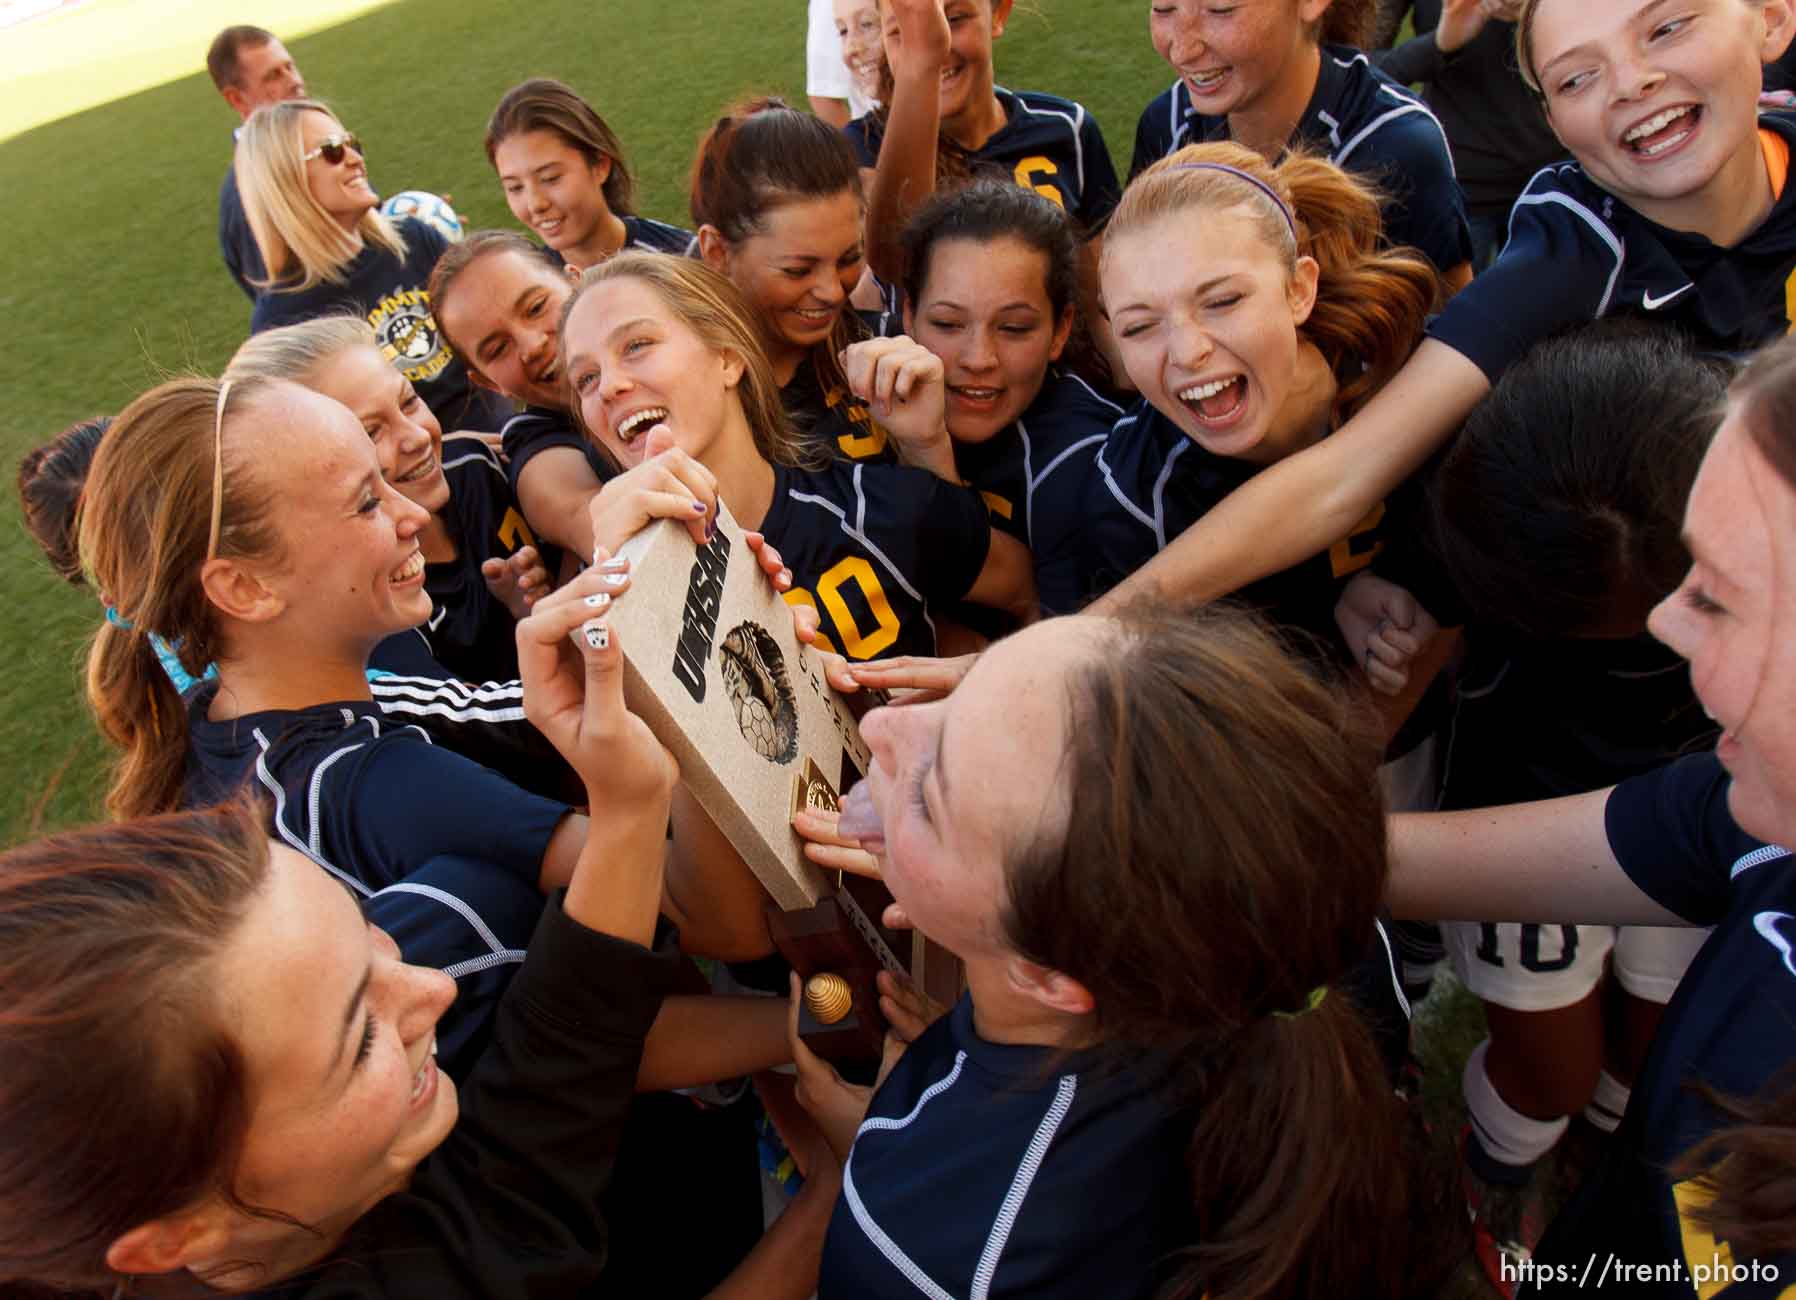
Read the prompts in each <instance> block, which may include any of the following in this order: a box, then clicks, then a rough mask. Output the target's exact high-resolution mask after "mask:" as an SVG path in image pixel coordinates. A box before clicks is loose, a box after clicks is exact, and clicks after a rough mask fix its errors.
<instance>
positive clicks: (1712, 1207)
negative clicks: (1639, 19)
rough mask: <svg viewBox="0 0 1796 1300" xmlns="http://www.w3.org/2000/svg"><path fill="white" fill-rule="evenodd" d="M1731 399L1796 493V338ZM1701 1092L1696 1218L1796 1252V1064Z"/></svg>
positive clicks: (1758, 1245) (1762, 1251)
mask: <svg viewBox="0 0 1796 1300" xmlns="http://www.w3.org/2000/svg"><path fill="white" fill-rule="evenodd" d="M1732 397H1733V400H1734V401H1735V402H1736V403H1737V404H1738V408H1739V410H1740V412H1741V414H1742V416H1743V417H1744V420H1745V425H1746V430H1747V433H1748V435H1749V436H1750V437H1751V438H1752V440H1753V443H1754V444H1755V445H1756V446H1757V447H1758V449H1759V450H1760V451H1761V452H1762V453H1763V454H1764V456H1765V459H1767V460H1769V461H1770V462H1771V466H1772V468H1773V469H1774V470H1775V471H1776V472H1777V476H1778V478H1780V479H1782V480H1783V486H1784V490H1785V491H1796V338H1791V337H1785V338H1782V339H1779V340H1778V341H1777V342H1776V343H1773V344H1771V345H1770V346H1769V347H1766V348H1765V349H1763V350H1762V351H1760V352H1759V353H1758V354H1757V355H1756V356H1754V357H1753V359H1752V360H1751V361H1750V362H1748V363H1747V366H1746V368H1745V370H1743V371H1742V372H1741V373H1740V377H1739V378H1738V379H1736V380H1735V381H1734V384H1733V389H1732ZM1784 869H1785V870H1788V869H1789V868H1788V867H1785V868H1784ZM1696 1091H1697V1092H1698V1093H1700V1094H1701V1095H1702V1096H1703V1097H1704V1098H1705V1099H1707V1100H1708V1102H1709V1103H1710V1104H1711V1105H1713V1106H1714V1107H1716V1109H1718V1110H1719V1111H1720V1112H1721V1113H1722V1114H1723V1115H1724V1116H1726V1117H1727V1118H1728V1119H1730V1120H1732V1121H1734V1122H1733V1123H1732V1124H1731V1125H1728V1126H1726V1127H1723V1128H1719V1129H1717V1130H1716V1131H1715V1132H1713V1133H1711V1134H1709V1136H1707V1137H1706V1138H1704V1139H1703V1140H1702V1141H1701V1142H1698V1143H1697V1144H1696V1145H1695V1146H1694V1147H1692V1148H1691V1149H1690V1150H1688V1151H1686V1152H1685V1153H1684V1154H1683V1155H1682V1156H1681V1157H1679V1159H1678V1161H1677V1163H1676V1164H1674V1165H1673V1166H1672V1169H1671V1176H1672V1177H1673V1178H1677V1179H1687V1178H1697V1179H1700V1180H1701V1184H1702V1186H1703V1189H1704V1190H1705V1191H1708V1192H1711V1193H1712V1194H1713V1196H1712V1199H1711V1200H1710V1201H1709V1203H1708V1204H1707V1205H1706V1206H1702V1207H1700V1208H1697V1209H1696V1210H1694V1211H1693V1213H1692V1217H1693V1218H1694V1219H1695V1220H1696V1221H1697V1222H1699V1223H1701V1224H1702V1225H1703V1226H1704V1227H1706V1228H1708V1230H1709V1231H1710V1232H1711V1233H1712V1234H1713V1235H1714V1236H1715V1237H1716V1238H1717V1239H1718V1240H1721V1241H1725V1242H1727V1243H1728V1244H1729V1246H1731V1247H1732V1248H1733V1252H1734V1257H1735V1258H1736V1259H1740V1258H1763V1257H1765V1256H1770V1255H1779V1254H1783V1253H1785V1252H1788V1251H1792V1250H1796V1065H1792V1066H1788V1067H1786V1068H1785V1069H1784V1070H1783V1071H1782V1072H1781V1073H1779V1075H1778V1076H1777V1077H1776V1078H1774V1079H1771V1080H1768V1081H1767V1082H1766V1085H1765V1087H1764V1088H1763V1089H1762V1090H1761V1091H1760V1092H1759V1094H1758V1095H1757V1096H1755V1097H1727V1096H1723V1095H1721V1094H1720V1093H1718V1092H1717V1091H1715V1089H1713V1088H1711V1087H1708V1086H1707V1085H1696Z"/></svg>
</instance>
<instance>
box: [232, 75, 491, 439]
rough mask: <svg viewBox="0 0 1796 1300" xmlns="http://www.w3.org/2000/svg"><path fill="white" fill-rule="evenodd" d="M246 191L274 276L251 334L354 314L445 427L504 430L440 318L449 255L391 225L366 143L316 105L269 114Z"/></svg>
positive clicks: (410, 226) (432, 241)
mask: <svg viewBox="0 0 1796 1300" xmlns="http://www.w3.org/2000/svg"><path fill="white" fill-rule="evenodd" d="M236 166H237V187H238V189H239V191H240V192H241V193H242V195H243V210H244V213H245V215H246V216H247V217H248V218H249V227H250V231H251V233H252V234H254V236H255V239H256V247H257V248H258V249H259V250H260V251H261V254H262V261H263V264H264V265H265V266H266V267H267V268H268V278H267V279H266V280H265V281H263V282H262V283H261V284H260V285H259V286H258V288H259V292H258V293H257V296H256V305H255V307H254V308H253V309H252V311H251V313H250V332H251V333H252V334H255V333H260V332H261V331H262V330H265V329H271V328H273V327H275V326H278V325H293V324H297V323H298V322H300V321H305V320H310V319H312V318H313V317H315V316H324V315H328V314H331V313H335V312H342V311H353V312H354V313H355V314H357V315H358V316H360V317H362V318H363V319H364V320H366V321H367V322H368V324H369V326H370V327H371V328H372V329H373V330H374V334H375V338H376V341H377V342H378V344H379V346H380V349H381V352H382V353H383V354H384V355H385V356H386V358H387V360H389V361H391V362H392V363H393V365H394V366H396V367H398V369H399V370H401V371H402V372H403V373H404V374H405V377H406V379H407V380H408V381H410V383H411V384H412V386H413V387H414V388H416V389H417V390H418V394H419V395H420V396H421V397H423V399H424V400H425V401H426V402H427V403H428V404H429V405H430V409H431V411H432V412H433V413H434V414H435V415H436V417H437V419H438V421H439V422H440V423H441V424H442V425H443V427H444V428H446V429H450V430H457V429H479V430H485V431H495V430H497V429H498V428H499V427H500V426H501V425H502V424H503V423H504V420H505V417H506V415H508V414H509V410H508V408H507V407H506V406H505V404H504V403H502V402H499V401H497V400H495V399H494V398H492V397H491V396H490V395H488V394H485V393H482V392H480V391H479V390H477V389H475V388H474V387H473V386H472V385H471V384H470V383H469V382H468V376H467V372H466V371H465V370H464V369H463V368H462V365H461V362H459V361H457V360H456V358H455V354H454V352H453V351H452V350H451V349H450V347H449V345H448V343H447V341H445V340H444V338H443V334H442V331H441V330H440V329H439V328H438V327H437V323H436V318H435V316H433V315H432V314H431V310H430V295H429V292H428V291H427V289H426V285H427V283H428V281H429V279H430V269H431V267H433V266H435V265H436V260H437V258H438V257H439V256H441V255H442V252H443V250H444V249H445V248H446V247H448V244H447V242H446V241H445V240H444V238H443V236H442V235H441V234H439V233H438V232H437V231H435V230H434V229H432V228H431V227H429V226H427V225H425V224H424V223H423V222H421V221H415V220H411V219H406V218H402V219H400V220H399V221H396V222H395V221H389V220H388V219H387V218H386V217H384V216H382V215H381V214H380V211H379V205H380V196H379V195H378V194H376V193H375V192H374V188H373V186H372V185H371V184H369V181H368V167H367V163H366V161H365V158H364V155H363V150H362V143H361V141H360V140H359V139H358V138H357V137H356V135H355V134H354V133H353V132H351V131H348V130H346V129H345V128H344V126H343V124H342V123H341V122H339V121H338V120H337V119H336V116H335V115H334V114H333V113H332V112H331V111H330V109H329V108H327V107H325V106H324V105H323V104H321V103H319V102H318V101H317V100H312V99H295V100H289V101H288V102H286V103H282V104H271V105H268V106H266V107H264V108H260V109H257V110H256V111H255V112H254V113H252V114H251V115H250V118H249V121H247V122H246V123H244V127H243V134H242V135H241V136H240V137H238V141H237V163H236Z"/></svg>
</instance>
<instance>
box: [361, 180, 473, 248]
mask: <svg viewBox="0 0 1796 1300" xmlns="http://www.w3.org/2000/svg"><path fill="white" fill-rule="evenodd" d="M380 210H381V213H382V214H383V215H385V216H387V217H389V218H391V219H392V220H394V221H398V220H400V219H401V218H402V217H411V218H413V219H414V220H417V221H422V222H423V223H424V224H425V225H427V226H431V227H434V228H435V230H436V232H437V233H438V234H440V235H441V236H442V237H443V238H444V239H447V240H448V241H449V242H450V243H452V244H455V243H459V242H461V237H462V225H461V218H460V217H458V216H456V215H455V209H454V208H452V207H450V206H449V205H448V204H447V203H445V202H444V201H443V197H442V195H440V194H431V193H429V192H428V191H426V190H401V191H400V192H399V193H397V194H395V195H393V196H391V197H390V198H388V199H387V201H386V202H385V203H382V204H381V205H380Z"/></svg>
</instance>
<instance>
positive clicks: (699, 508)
mask: <svg viewBox="0 0 1796 1300" xmlns="http://www.w3.org/2000/svg"><path fill="white" fill-rule="evenodd" d="M707 509H709V507H708V506H706V505H705V503H704V502H703V501H694V502H693V503H692V513H693V514H695V515H702V514H704V513H705V511H706V510H707Z"/></svg>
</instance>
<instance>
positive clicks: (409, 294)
mask: <svg viewBox="0 0 1796 1300" xmlns="http://www.w3.org/2000/svg"><path fill="white" fill-rule="evenodd" d="M394 225H395V226H396V227H397V229H398V231H399V233H400V235H401V236H402V237H403V238H404V239H405V245H406V252H405V256H404V257H403V258H399V257H395V256H393V254H391V253H389V252H388V251H387V250H386V249H384V248H380V247H378V246H377V245H374V244H368V245H367V246H366V247H364V248H363V249H362V251H361V252H360V253H358V254H356V256H355V257H354V259H352V260H351V261H350V263H349V265H348V266H345V267H344V268H342V274H343V279H342V281H341V282H340V283H334V282H332V281H329V280H326V281H323V282H321V283H319V284H315V285H313V286H312V287H311V288H310V289H297V290H280V289H267V290H263V291H262V292H261V293H260V294H258V296H257V298H256V304H255V306H254V307H253V308H251V309H250V322H249V331H250V333H251V334H260V333H261V332H262V331H263V330H266V329H273V328H274V327H276V326H277V325H297V324H299V323H300V322H301V321H308V320H311V319H313V318H314V317H317V316H328V315H330V314H331V313H333V312H342V311H350V312H354V313H355V314H356V315H357V316H360V317H361V318H362V319H363V320H365V321H367V322H368V324H369V326H370V327H371V328H372V329H373V330H374V338H375V342H376V343H377V344H378V345H379V346H380V350H381V355H383V356H384V357H386V359H387V360H388V361H390V362H392V363H393V365H394V366H396V367H397V368H398V369H399V370H401V371H402V372H403V373H404V374H405V377H406V378H407V379H409V380H410V381H411V384H412V387H413V388H415V389H417V390H418V396H420V397H422V398H423V399H424V403H425V405H427V406H428V407H430V410H431V413H432V414H433V415H435V416H436V417H437V420H438V422H439V423H440V424H442V426H443V427H444V428H445V429H449V430H452V431H453V430H458V429H479V430H486V431H490V430H496V429H498V428H500V427H501V426H502V425H503V424H504V422H505V417H506V415H507V414H508V413H509V407H510V403H508V402H506V401H505V400H504V399H503V398H501V397H499V396H498V395H497V394H496V393H491V392H488V391H487V390H486V389H484V388H477V387H475V386H474V385H473V384H472V383H471V382H470V381H469V379H468V371H467V368H466V367H465V366H464V365H462V363H461V361H460V360H459V359H458V358H457V357H456V355H455V350H454V349H453V348H451V347H450V346H449V340H448V339H447V338H445V337H444V336H443V331H442V329H441V328H440V327H439V326H438V325H437V320H436V316H435V315H434V314H433V313H432V312H431V309H430V294H429V292H428V290H427V287H426V286H427V285H428V284H429V282H430V272H431V268H433V267H434V266H436V264H437V258H439V257H441V256H442V255H443V250H444V249H446V248H448V247H449V241H448V240H446V239H445V238H443V236H442V234H441V233H439V232H438V231H437V230H436V229H435V228H434V227H432V226H428V225H426V224H425V223H424V222H422V221H419V220H416V219H415V218H412V217H402V218H400V219H399V220H398V221H396V222H395V223H394Z"/></svg>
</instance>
